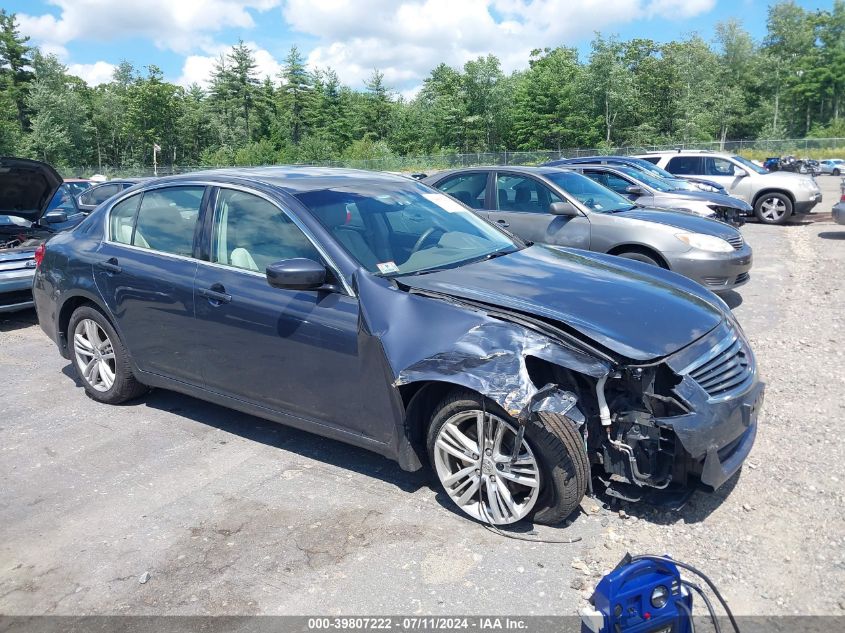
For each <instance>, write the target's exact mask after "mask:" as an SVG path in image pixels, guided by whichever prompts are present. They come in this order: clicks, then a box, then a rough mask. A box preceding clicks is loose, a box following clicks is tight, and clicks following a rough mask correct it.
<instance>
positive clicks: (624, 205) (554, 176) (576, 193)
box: [545, 171, 635, 213]
mask: <svg viewBox="0 0 845 633" xmlns="http://www.w3.org/2000/svg"><path fill="white" fill-rule="evenodd" d="M545 176H546V178H548V179H549V180H551V181H552V182H553V183H555V184H556V185H557V186H558V187H560V188H561V189H563V190H564V191H565V192H566V193H568V194H569V195H570V196H572V197H573V198H575V199H576V200H577V201H578V202H580V203H581V204H583V205H584V206H585V207H587V208H588V209H590V210H591V211H594V212H596V213H615V212H616V211H628V210H629V209H633V208H634V206H635V205H633V204H631V201H630V200H628V198H625V197H623V196H620V195H619V194H618V193H616V192H614V191H611V190H610V189H608V188H607V187H603V186H601V185H600V184H598V183H597V182H595V181H594V180H590V179H589V178H587V177H586V176H582V175H581V174H578V173H575V172H574V171H556V172H549V173H547V174H545Z"/></svg>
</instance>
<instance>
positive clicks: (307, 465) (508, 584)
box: [0, 178, 845, 615]
mask: <svg viewBox="0 0 845 633" xmlns="http://www.w3.org/2000/svg"><path fill="white" fill-rule="evenodd" d="M821 182H822V185H823V189H824V191H825V200H826V201H825V202H824V203H823V205H822V209H823V210H824V211H818V212H816V213H814V214H813V215H812V216H810V218H811V220H812V221H811V222H807V223H804V224H801V225H792V226H787V227H766V226H760V225H756V224H749V225H747V226H746V227H745V228H744V229H743V232H744V234H745V236H746V239H747V240H748V241H749V242H750V243H751V245H752V246H753V247H754V252H755V266H754V269H753V271H752V281H751V282H750V283H749V284H748V285H747V286H745V287H744V288H742V289H741V290H740V292H739V293H732V294H731V295H730V296H728V297H727V299H728V301H729V303H730V304H731V305H732V307H733V308H734V309H735V312H736V314H737V315H738V318H739V319H740V321H741V322H742V324H743V327H744V328H745V330H746V332H747V333H748V334H749V336H750V338H751V340H752V343H753V346H754V349H755V350H756V353H757V357H758V361H759V363H760V366H761V370H762V373H763V376H764V379H765V380H766V381H767V382H768V394H767V398H766V402H765V405H764V409H763V412H762V415H761V424H760V430H759V433H758V436H757V444H756V446H755V448H754V451H753V452H752V454H751V457H750V459H749V461H748V462H747V463H746V466H745V468H744V469H743V471H742V473H741V474H740V476H739V477H737V478H736V479H734V480H733V481H732V482H729V484H728V485H727V486H726V487H725V489H722V490H720V491H719V492H718V493H717V494H715V495H707V494H703V493H696V494H695V495H694V496H693V498H692V499H691V501H690V503H689V504H688V505H687V506H686V507H685V508H684V509H683V510H682V511H680V512H677V513H667V512H662V511H656V510H653V509H651V508H649V507H646V506H641V505H639V506H635V505H629V504H623V505H621V506H619V507H616V508H613V509H611V508H610V507H608V506H607V505H605V504H604V503H603V500H601V499H585V501H584V504H583V510H584V512H583V513H582V514H581V515H580V516H578V517H576V518H575V520H574V521H573V522H572V523H571V525H568V526H567V527H565V528H542V529H541V530H540V532H541V534H542V535H543V536H547V537H551V538H570V537H577V536H580V537H582V539H583V540H582V541H581V542H579V543H576V544H571V545H559V544H555V545H544V544H536V543H523V542H520V541H514V540H510V539H504V538H502V537H500V536H497V535H495V534H493V533H490V532H488V531H487V530H485V529H484V528H483V527H482V526H480V525H477V524H474V523H472V522H470V521H468V520H466V519H464V518H463V517H462V516H460V515H458V514H456V513H455V512H454V511H453V510H452V509H451V507H450V506H449V504H448V502H447V501H446V500H444V498H443V495H442V494H440V493H438V492H437V488H436V487H435V486H433V485H431V481H430V478H429V476H428V475H427V474H426V473H414V474H408V473H403V472H402V471H400V470H399V469H398V467H396V466H395V465H394V464H392V463H391V462H388V461H386V460H384V459H382V458H380V457H378V456H375V455H372V454H370V453H367V452H365V451H361V450H358V449H355V448H351V447H348V446H346V445H343V444H339V443H337V442H333V441H330V440H324V439H321V438H319V437H316V436H313V435H309V434H307V433H301V432H298V431H295V430H291V429H288V428H286V427H281V426H277V425H273V424H272V423H269V422H265V421H263V420H259V419H257V418H252V417H249V416H244V415H241V414H238V413H234V412H231V411H228V410H226V409H222V408H220V407H216V406H213V405H210V404H206V403H203V402H200V401H198V400H195V399H192V398H188V397H185V396H180V395H178V394H173V393H168V392H162V391H157V392H154V393H152V394H150V395H149V396H147V397H145V398H143V399H142V400H141V401H139V402H135V403H131V404H130V405H127V406H121V407H108V406H105V405H100V404H98V403H95V402H93V401H91V400H90V399H88V398H87V397H85V395H84V393H83V391H82V389H80V388H78V387H77V386H76V385H75V383H74V381H73V379H72V378H71V371H70V366H69V363H68V362H67V361H65V360H64V359H62V358H60V357H59V355H58V353H57V352H56V350H55V348H54V346H53V345H52V344H51V343H50V342H49V341H48V340H47V339H46V337H45V336H44V335H43V333H42V332H41V331H40V329H39V328H38V326H37V325H36V324H35V320H34V315H33V314H32V313H31V312H30V313H21V314H18V315H13V316H8V315H6V316H4V315H0V385H2V387H0V613H3V614H44V613H49V614H198V615H199V614H214V615H221V614H232V615H234V614H315V613H331V614H352V613H356V614H379V613H381V614H414V613H416V614H420V613H442V614H458V613H460V614H481V613H483V614H508V613H516V614H523V615H527V614H571V613H574V612H575V610H576V609H577V608H578V607H579V606H580V605H581V604H582V599H583V597H584V596H585V595H587V593H588V591H589V590H590V589H591V588H592V587H593V585H594V584H595V582H596V580H597V578H598V577H599V576H601V574H602V572H603V571H606V570H608V569H609V568H611V567H612V566H613V565H614V564H615V563H616V562H617V561H618V560H619V558H621V556H622V555H623V554H624V553H625V551H631V552H632V553H660V554H662V553H668V554H671V555H672V556H675V557H676V558H678V559H680V560H684V561H686V562H689V563H691V564H693V565H696V566H699V567H700V568H701V569H702V570H703V571H705V572H706V573H708V574H709V575H711V577H712V578H713V579H714V580H715V581H716V583H717V584H718V585H719V586H720V588H721V589H722V590H723V593H724V594H725V595H726V597H727V598H728V600H729V602H730V603H731V604H732V606H733V607H734V610H735V611H736V612H737V613H741V614H755V615H770V614H790V613H800V614H831V613H832V614H843V613H845V589H843V588H845V468H843V466H842V464H843V463H845V443H843V442H842V439H841V437H840V436H839V435H838V431H839V430H840V427H841V424H840V418H841V417H842V415H843V413H845V401H843V400H842V397H841V396H842V395H843V393H845V388H844V387H845V370H844V369H843V361H845V358H843V354H844V352H843V350H844V349H845V348H844V347H843V345H842V340H843V320H842V313H843V307H845V292H844V291H843V283H842V276H843V273H845V266H844V265H843V264H845V227H838V226H837V225H835V224H832V223H831V221H830V216H829V213H825V211H826V210H827V209H829V207H830V206H831V204H832V203H831V201H832V200H833V199H834V197H837V198H838V193H837V190H836V187H837V180H836V179H833V178H822V179H821ZM619 510H622V513H621V514H620V512H619Z"/></svg>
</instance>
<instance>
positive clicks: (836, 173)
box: [833, 169, 841, 176]
mask: <svg viewBox="0 0 845 633" xmlns="http://www.w3.org/2000/svg"><path fill="white" fill-rule="evenodd" d="M840 173H841V172H840V171H839V170H838V169H834V170H833V175H834V176H838V175H839V174H840Z"/></svg>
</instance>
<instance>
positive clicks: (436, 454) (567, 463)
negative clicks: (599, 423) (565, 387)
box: [427, 391, 590, 525]
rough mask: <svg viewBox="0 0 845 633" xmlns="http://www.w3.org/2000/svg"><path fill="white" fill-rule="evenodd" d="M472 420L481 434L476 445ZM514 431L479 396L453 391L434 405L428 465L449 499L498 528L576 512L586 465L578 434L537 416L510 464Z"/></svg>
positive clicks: (555, 418) (562, 421) (565, 423)
mask: <svg viewBox="0 0 845 633" xmlns="http://www.w3.org/2000/svg"><path fill="white" fill-rule="evenodd" d="M485 413H486V416H485V415H484V414H485ZM479 418H482V419H483V420H484V426H483V428H484V432H485V433H487V434H488V437H487V438H486V439H485V440H483V441H482V442H481V447H479V443H478V441H477V438H478V433H477V429H478V428H479V427H478V422H479ZM500 428H501V429H502V430H501V439H499V440H498V441H496V439H495V438H496V436H497V431H498V430H499V429H500ZM518 428H519V425H518V422H517V421H516V420H514V419H513V418H511V417H510V416H509V415H507V413H506V412H505V411H503V410H502V409H501V408H500V407H498V406H496V405H495V404H493V403H492V402H489V401H485V400H483V399H482V397H481V396H479V395H478V394H475V393H472V392H469V391H457V392H454V393H452V394H451V395H449V396H447V397H446V398H445V399H444V400H443V401H442V402H441V403H440V404H439V405H438V406H437V407H436V409H435V413H434V415H433V416H432V420H431V424H430V425H429V429H428V436H427V446H428V455H429V459H430V460H431V464H432V467H433V468H434V471H435V473H436V474H437V476H438V479H439V480H440V484H441V486H443V489H444V491H445V492H446V493H447V495H448V496H449V497H450V499H452V501H453V502H455V503H456V504H457V505H458V507H459V508H460V509H461V510H462V511H463V512H464V513H465V514H468V515H469V516H471V517H473V518H475V519H478V520H480V521H483V522H485V523H488V522H490V523H496V524H498V525H507V524H512V523H516V522H518V521H520V520H522V519H529V520H533V521H535V522H536V523H543V524H555V523H559V522H561V521H562V520H563V519H565V518H566V517H568V516H569V515H570V514H572V512H573V511H575V510H576V509H577V508H578V506H579V504H580V503H581V499H582V498H583V496H584V492H585V490H586V488H587V478H588V477H589V476H590V467H589V463H588V461H587V455H586V452H585V450H584V446H583V440H582V438H581V435H580V434H579V433H578V430H577V429H576V428H575V425H574V424H573V423H572V422H570V421H569V420H567V419H566V418H564V417H563V416H559V415H556V414H553V413H545V412H543V413H540V414H539V415H537V416H535V417H534V418H533V419H532V420H531V421H530V422H529V423H528V424H527V425H526V427H525V437H524V439H523V445H522V446H521V447H520V450H519V451H518V453H519V456H518V459H517V461H516V462H515V463H514V465H513V466H511V465H510V456H511V455H512V452H513V445H514V444H515V442H514V440H515V439H516V436H517V430H518ZM456 431H457V432H456ZM456 447H460V448H457V451H456V450H455V449H456ZM485 447H486V448H485ZM488 451H490V452H489V453H488ZM473 456H475V457H476V458H475V459H473ZM461 473H463V474H461ZM450 478H451V479H450ZM526 482H527V483H526ZM502 486H504V487H505V490H504V491H502V490H501V488H500V487H502ZM491 491H492V492H491ZM500 499H504V501H501V502H500V501H499V500H500Z"/></svg>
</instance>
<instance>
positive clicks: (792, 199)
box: [751, 187, 795, 208]
mask: <svg viewBox="0 0 845 633" xmlns="http://www.w3.org/2000/svg"><path fill="white" fill-rule="evenodd" d="M773 193H777V194H780V195H782V196H786V197H787V198H789V201H790V202H791V203H792V206H793V207H794V206H795V195H794V194H793V193H792V192H791V191H789V190H788V189H779V188H777V187H769V188H768V189H762V190H760V191H758V192H757V193H756V194H755V195H754V201H753V202H752V203H751V206H753V207H755V208H756V206H757V202H758V201H759V200H760V198H762V197H763V196H766V195H769V194H773Z"/></svg>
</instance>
